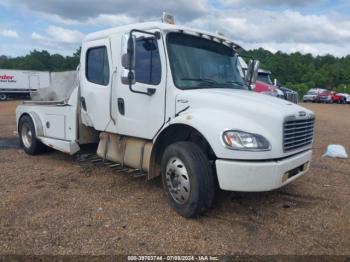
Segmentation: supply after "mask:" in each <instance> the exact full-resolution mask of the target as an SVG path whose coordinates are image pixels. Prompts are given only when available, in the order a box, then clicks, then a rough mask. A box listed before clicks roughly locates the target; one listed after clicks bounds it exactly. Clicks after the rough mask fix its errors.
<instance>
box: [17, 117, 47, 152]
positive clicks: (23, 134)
mask: <svg viewBox="0 0 350 262" xmlns="http://www.w3.org/2000/svg"><path fill="white" fill-rule="evenodd" d="M18 131H19V137H20V143H21V146H22V148H23V149H24V151H25V152H26V153H27V154H29V155H36V154H39V153H42V152H44V151H45V149H46V146H45V145H43V144H42V143H41V142H40V141H39V140H38V139H37V138H36V133H35V127H34V123H33V121H32V119H31V118H30V117H29V116H27V115H26V116H23V117H21V119H20V122H19V128H18Z"/></svg>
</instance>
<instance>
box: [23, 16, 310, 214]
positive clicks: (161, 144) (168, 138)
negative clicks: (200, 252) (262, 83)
mask: <svg viewBox="0 0 350 262" xmlns="http://www.w3.org/2000/svg"><path fill="white" fill-rule="evenodd" d="M239 48H240V47H239V46H238V45H237V44H235V43H234V42H233V41H232V40H230V39H228V38H225V37H223V36H220V35H216V34H212V33H209V32H204V31H200V30H196V29H192V28H187V27H182V26H176V25H171V24H165V23H141V24H133V25H130V26H123V27H118V28H113V29H109V30H105V31H101V32H97V33H93V34H90V35H88V36H86V37H85V39H84V40H83V43H82V51H81V60H80V67H79V69H78V71H77V77H78V82H77V85H76V86H74V87H73V91H72V92H69V93H70V96H69V97H67V98H66V99H62V100H61V101H55V102H40V103H36V102H34V101H33V102H28V103H25V104H23V105H20V106H18V107H17V110H16V117H17V127H18V133H19V136H20V141H21V145H22V146H23V148H24V150H25V151H26V152H27V153H28V154H37V153H40V152H42V150H43V148H44V147H45V146H49V147H52V148H55V149H57V150H60V151H62V152H65V153H68V154H75V153H77V152H78V151H79V150H80V146H81V145H83V144H86V143H91V142H95V143H98V149H97V155H98V156H99V157H101V158H103V159H106V160H108V161H112V162H116V163H118V164H119V165H120V166H121V167H123V168H131V169H133V170H136V171H139V172H141V173H145V174H146V175H147V178H148V179H152V178H155V177H157V176H161V177H162V181H163V187H164V191H165V193H166V196H167V198H168V200H169V203H170V204H171V206H172V207H173V208H174V209H175V210H176V212H178V213H179V214H180V215H182V216H185V217H193V216H198V215H200V214H202V213H203V212H205V211H206V210H207V209H208V208H210V206H211V205H212V203H213V199H214V196H215V191H216V190H215V187H216V185H218V186H219V187H220V188H221V189H223V190H231V191H251V192H253V191H269V190H273V189H276V188H279V187H282V186H284V185H286V184H288V183H290V182H292V181H294V180H295V179H297V178H299V177H301V176H302V175H303V174H305V173H306V171H307V170H308V168H309V165H310V160H311V153H312V151H311V148H312V143H313V128H314V119H315V118H314V114H313V113H312V112H311V111H310V110H308V109H305V108H303V107H301V106H299V105H296V104H293V103H291V102H288V101H285V100H282V99H278V98H275V97H270V96H265V95H262V94H259V93H255V92H252V91H250V90H249V88H248V86H247V84H246V83H245V81H244V79H242V77H241V76H240V73H239V71H238V69H237V67H236V64H237V59H238V55H237V50H238V49H239ZM248 68H249V69H248V72H247V75H248V76H249V78H247V79H249V80H252V81H253V82H254V80H256V77H257V73H258V70H257V68H256V67H255V66H254V65H251V66H248ZM251 76H252V77H251ZM245 80H246V79H245ZM118 164H116V165H118Z"/></svg>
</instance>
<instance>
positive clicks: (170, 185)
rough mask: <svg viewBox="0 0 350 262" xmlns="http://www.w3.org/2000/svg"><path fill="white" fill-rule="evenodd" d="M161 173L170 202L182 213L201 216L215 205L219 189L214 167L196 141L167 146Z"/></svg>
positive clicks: (182, 214)
mask: <svg viewBox="0 0 350 262" xmlns="http://www.w3.org/2000/svg"><path fill="white" fill-rule="evenodd" d="M161 173H162V182H163V188H164V191H165V194H166V196H167V198H168V201H169V202H170V205H171V206H172V207H173V209H174V210H175V211H176V212H177V213H178V214H180V215H181V216H183V217H186V218H191V217H198V216H200V215H201V214H203V213H204V212H205V211H207V210H208V209H209V208H210V207H211V206H212V204H213V201H214V197H215V191H216V188H215V179H214V175H213V171H212V167H211V166H210V163H209V160H208V158H207V156H206V155H205V154H204V152H203V151H202V150H201V149H200V147H199V146H197V145H196V144H195V143H192V142H177V143H174V144H172V145H170V146H168V147H167V148H166V149H165V152H164V154H163V156H162V161H161ZM177 183H179V184H177ZM174 188H175V189H174ZM186 188H187V190H186ZM175 191H177V192H175ZM179 191H180V192H179Z"/></svg>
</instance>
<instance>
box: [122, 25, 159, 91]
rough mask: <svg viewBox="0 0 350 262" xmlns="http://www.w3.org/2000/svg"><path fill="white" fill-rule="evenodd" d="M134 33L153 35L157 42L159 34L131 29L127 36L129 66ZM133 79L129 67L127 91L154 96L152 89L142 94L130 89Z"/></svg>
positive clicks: (132, 50) (133, 76)
mask: <svg viewBox="0 0 350 262" xmlns="http://www.w3.org/2000/svg"><path fill="white" fill-rule="evenodd" d="M134 32H137V33H143V34H147V35H153V36H154V37H155V38H156V39H157V40H158V39H160V32H154V33H152V32H147V31H143V30H138V29H132V30H131V31H130V34H129V40H128V53H131V52H132V53H133V55H132V56H131V55H129V65H131V64H132V59H133V57H134V55H135V50H134V45H133V44H132V42H131V41H132V40H131V39H132V34H133V33H134ZM134 79H135V75H134V74H133V72H132V69H131V67H129V74H128V80H129V90H130V91H131V92H133V93H137V94H143V95H148V96H152V95H154V93H155V91H156V90H155V89H154V88H148V89H147V92H142V91H137V90H134V89H132V81H133V80H134Z"/></svg>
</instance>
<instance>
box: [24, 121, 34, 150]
mask: <svg viewBox="0 0 350 262" xmlns="http://www.w3.org/2000/svg"><path fill="white" fill-rule="evenodd" d="M21 137H22V142H23V144H24V146H25V147H26V148H30V147H31V145H32V141H33V134H32V131H31V129H30V127H29V125H28V124H27V123H23V125H22V130H21Z"/></svg>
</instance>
